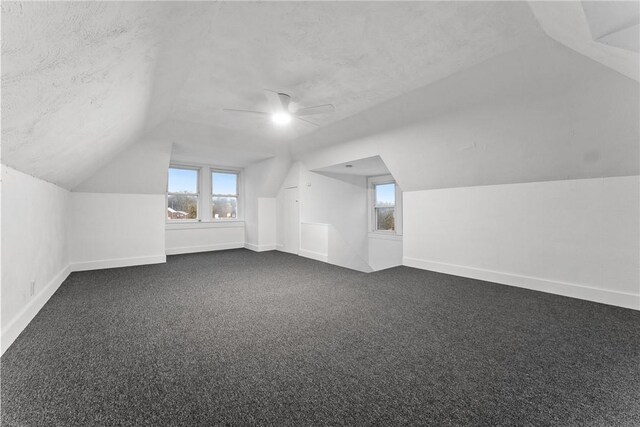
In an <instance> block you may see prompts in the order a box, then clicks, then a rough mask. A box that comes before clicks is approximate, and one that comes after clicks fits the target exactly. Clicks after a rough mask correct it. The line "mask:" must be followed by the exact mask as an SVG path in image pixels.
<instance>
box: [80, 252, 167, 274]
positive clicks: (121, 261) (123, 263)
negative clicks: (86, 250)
mask: <svg viewBox="0 0 640 427" xmlns="http://www.w3.org/2000/svg"><path fill="white" fill-rule="evenodd" d="M164 262H167V257H166V256H165V255H154V256H144V257H133V258H117V259H103V260H99V261H86V262H74V263H72V264H71V271H87V270H102V269H104V268H117V267H132V266H135V265H145V264H162V263H164Z"/></svg>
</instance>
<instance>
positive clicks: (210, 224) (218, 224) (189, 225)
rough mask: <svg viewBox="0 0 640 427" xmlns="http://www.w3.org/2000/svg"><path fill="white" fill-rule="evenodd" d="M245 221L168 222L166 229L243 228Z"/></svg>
mask: <svg viewBox="0 0 640 427" xmlns="http://www.w3.org/2000/svg"><path fill="white" fill-rule="evenodd" d="M242 227H244V221H242V220H237V219H236V220H218V221H180V222H167V223H166V224H165V229H166V230H187V229H194V228H196V229H201V228H242Z"/></svg>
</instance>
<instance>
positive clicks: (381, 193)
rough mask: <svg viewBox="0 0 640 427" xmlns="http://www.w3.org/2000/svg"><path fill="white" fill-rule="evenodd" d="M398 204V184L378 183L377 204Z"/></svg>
mask: <svg viewBox="0 0 640 427" xmlns="http://www.w3.org/2000/svg"><path fill="white" fill-rule="evenodd" d="M395 205H396V185H395V184H379V185H376V206H395Z"/></svg>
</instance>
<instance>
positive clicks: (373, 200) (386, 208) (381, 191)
mask: <svg viewBox="0 0 640 427" xmlns="http://www.w3.org/2000/svg"><path fill="white" fill-rule="evenodd" d="M367 182H368V186H369V211H370V215H369V218H370V220H369V231H370V232H373V233H380V234H386V235H398V236H399V235H402V191H401V190H400V188H399V187H398V185H397V184H396V183H395V181H394V180H393V177H392V176H391V175H385V176H372V177H369V178H368V179H367Z"/></svg>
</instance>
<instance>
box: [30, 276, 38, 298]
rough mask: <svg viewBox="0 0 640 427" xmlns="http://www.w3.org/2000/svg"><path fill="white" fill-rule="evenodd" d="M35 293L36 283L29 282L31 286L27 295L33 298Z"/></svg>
mask: <svg viewBox="0 0 640 427" xmlns="http://www.w3.org/2000/svg"><path fill="white" fill-rule="evenodd" d="M35 293H36V281H35V280H32V281H31V286H30V287H29V295H30V296H33V295H34V294H35Z"/></svg>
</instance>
